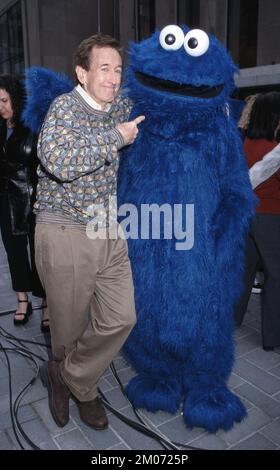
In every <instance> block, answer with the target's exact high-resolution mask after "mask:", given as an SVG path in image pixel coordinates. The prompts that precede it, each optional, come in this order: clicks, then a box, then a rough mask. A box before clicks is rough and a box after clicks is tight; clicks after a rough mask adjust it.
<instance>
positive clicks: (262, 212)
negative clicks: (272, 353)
mask: <svg viewBox="0 0 280 470" xmlns="http://www.w3.org/2000/svg"><path fill="white" fill-rule="evenodd" d="M279 127H280V93H279V92H270V93H264V94H260V95H258V96H257V98H256V100H255V102H254V104H253V107H252V111H251V115H250V120H249V126H248V128H247V131H246V138H245V141H244V151H245V154H246V157H247V162H248V166H249V168H250V167H252V166H253V165H254V164H256V163H257V162H259V161H260V160H261V159H262V158H263V157H264V155H266V154H268V153H269V152H270V151H271V150H272V149H273V148H275V147H276V146H277V144H278V142H279ZM255 194H256V195H257V196H258V198H259V204H258V206H257V214H256V217H255V219H254V221H253V223H252V227H251V231H250V234H249V237H248V244H247V264H246V271H245V277H244V292H243V295H242V296H241V299H240V302H239V305H238V306H237V309H236V315H235V319H236V323H237V325H241V324H242V321H243V318H244V315H245V313H246V310H247V305H248V301H249V297H250V293H251V289H252V286H253V283H254V279H255V275H256V270H257V267H258V266H259V265H261V266H262V267H263V273H264V287H263V294H262V298H261V312H262V341H263V349H264V350H267V351H269V350H273V349H274V347H277V346H280V315H279V305H280V243H279V240H280V170H279V169H278V170H277V171H276V172H275V173H274V174H273V175H272V176H271V177H270V178H268V179H266V180H265V181H263V182H262V183H261V184H260V185H258V186H257V187H256V189H255Z"/></svg>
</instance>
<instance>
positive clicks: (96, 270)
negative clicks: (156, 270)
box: [34, 35, 144, 430]
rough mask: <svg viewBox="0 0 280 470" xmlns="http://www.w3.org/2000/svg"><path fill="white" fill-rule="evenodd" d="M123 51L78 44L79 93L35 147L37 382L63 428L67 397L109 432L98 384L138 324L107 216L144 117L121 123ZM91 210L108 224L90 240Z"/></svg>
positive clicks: (119, 245)
mask: <svg viewBox="0 0 280 470" xmlns="http://www.w3.org/2000/svg"><path fill="white" fill-rule="evenodd" d="M120 52H121V49H120V45H119V43H118V41H117V40H116V39H114V38H112V37H111V36H107V35H94V36H91V37H90V38H88V39H85V40H84V41H82V43H81V44H80V45H79V47H78V49H77V51H76V53H75V57H74V62H75V71H76V76H77V80H78V85H77V86H76V87H75V88H74V90H73V91H71V92H70V93H65V94H63V95H61V96H59V97H58V98H56V99H55V100H54V101H53V103H52V104H51V106H50V108H49V111H48V114H47V116H46V118H45V121H44V124H43V126H42V129H41V132H40V135H39V140H38V157H39V159H40V162H41V166H40V171H39V173H38V176H39V179H38V189H37V201H36V203H35V206H34V207H35V211H36V214H37V215H36V233H35V246H36V264H37V267H38V272H39V275H40V278H41V280H42V283H43V285H44V286H45V289H46V293H47V298H48V306H49V312H50V328H51V339H52V353H53V360H51V361H48V363H47V364H45V366H44V367H42V368H41V378H42V381H43V383H44V384H45V385H46V386H47V387H48V393H49V404H50V411H51V413H52V416H53V418H54V420H55V422H56V423H57V425H58V426H61V427H63V426H65V425H66V424H67V423H68V421H69V399H70V395H71V394H72V395H73V396H74V398H75V399H76V401H77V405H78V409H79V413H80V417H81V419H82V420H83V421H84V422H85V423H86V424H87V425H89V426H91V427H93V428H94V429H98V430H101V429H105V428H106V427H107V426H108V419H107V416H106V412H105V409H104V407H103V404H102V402H101V399H100V397H99V396H98V392H97V382H98V379H99V377H100V376H101V375H102V374H103V372H104V371H105V369H106V368H107V367H108V366H109V364H110V363H111V361H112V360H113V358H114V357H115V355H116V354H117V353H118V352H119V350H120V349H121V347H122V345H123V343H124V341H125V340H126V338H127V337H128V335H129V333H130V331H131V329H132V327H133V326H134V324H135V322H136V315H135V305H134V289H133V281H132V274H131V267H130V261H129V258H128V252H127V242H126V240H125V239H124V238H123V237H120V236H119V235H118V234H116V236H115V237H114V236H113V237H110V224H109V223H108V217H107V216H108V212H109V207H110V198H111V197H116V184H117V170H118V163H119V152H118V150H119V149H121V148H122V147H124V146H126V145H128V144H131V143H133V142H134V140H135V139H136V136H137V133H138V128H137V125H138V124H139V123H140V122H141V121H142V120H143V119H144V116H139V117H137V118H136V119H134V120H133V121H128V119H129V115H130V111H131V103H130V101H129V100H128V99H126V98H122V96H121V95H120V94H119V89H120V84H121V77H122V58H121V53H120ZM98 208H103V211H104V213H105V214H106V217H104V218H103V224H102V223H101V226H98V232H99V233H98V236H97V237H95V236H94V233H95V232H94V228H93V231H92V233H91V230H88V228H90V227H91V224H92V223H93V227H94V220H95V219H94V216H95V214H96V212H97V213H98ZM95 209H96V212H95ZM96 215H97V214H96Z"/></svg>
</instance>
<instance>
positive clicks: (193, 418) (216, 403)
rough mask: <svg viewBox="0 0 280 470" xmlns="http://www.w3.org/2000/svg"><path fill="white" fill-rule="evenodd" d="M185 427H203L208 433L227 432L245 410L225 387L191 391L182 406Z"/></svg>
mask: <svg viewBox="0 0 280 470" xmlns="http://www.w3.org/2000/svg"><path fill="white" fill-rule="evenodd" d="M183 414H184V420H185V422H186V424H187V426H190V427H193V426H198V427H203V428H205V429H206V430H207V431H209V432H216V431H217V430H218V429H224V430H226V431H228V430H229V429H231V428H232V426H233V424H234V422H235V421H236V422H240V421H241V420H242V419H243V418H244V417H245V416H246V415H247V412H246V409H245V407H244V405H243V403H242V402H241V401H240V399H239V398H238V397H237V396H236V395H234V394H233V393H231V392H230V390H229V389H228V388H227V387H226V386H225V385H221V386H219V387H217V388H214V389H213V388H211V389H210V388H209V389H208V390H207V389H205V388H204V389H203V388H202V389H196V390H191V391H190V392H189V394H188V396H187V398H186V401H185V404H184V413H183Z"/></svg>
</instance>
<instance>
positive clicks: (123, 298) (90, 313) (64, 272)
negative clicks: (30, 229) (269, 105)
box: [35, 224, 136, 401]
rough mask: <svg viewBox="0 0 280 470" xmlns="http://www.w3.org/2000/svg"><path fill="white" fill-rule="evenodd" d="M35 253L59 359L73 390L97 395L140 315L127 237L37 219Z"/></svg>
mask: <svg viewBox="0 0 280 470" xmlns="http://www.w3.org/2000/svg"><path fill="white" fill-rule="evenodd" d="M35 257H36V265H37V269H38V273H39V276H40V279H41V281H42V284H43V286H44V288H45V290H46V295H47V303H48V307H49V313H50V329H51V340H52V352H53V356H54V359H56V360H59V361H62V362H61V373H62V377H63V379H64V380H65V382H66V383H67V385H68V386H69V388H70V390H71V391H72V393H73V394H74V395H75V396H76V397H77V398H78V399H79V400H81V401H90V400H93V399H94V398H95V397H96V396H97V381H98V379H99V378H100V376H101V375H102V374H103V372H104V371H105V369H106V368H107V367H108V365H109V364H110V363H111V361H112V359H113V358H114V357H115V355H116V354H117V353H118V352H119V350H120V349H121V347H122V345H123V343H124V342H125V340H126V338H127V337H128V335H129V333H130V331H131V329H132V328H133V326H134V325H135V321H136V316H135V306H134V293H133V281H132V276H131V268H130V262H129V258H128V253H127V243H126V240H123V239H122V238H117V239H116V240H110V239H104V240H102V239H96V240H93V239H90V238H88V237H87V235H86V232H85V231H84V230H82V229H79V228H69V227H67V226H64V225H59V224H37V225H36V231H35Z"/></svg>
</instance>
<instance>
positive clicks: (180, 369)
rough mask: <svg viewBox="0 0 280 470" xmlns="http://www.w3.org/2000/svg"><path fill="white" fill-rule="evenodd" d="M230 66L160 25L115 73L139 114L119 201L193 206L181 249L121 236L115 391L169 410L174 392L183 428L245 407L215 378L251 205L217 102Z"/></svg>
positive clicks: (233, 138) (221, 377)
mask: <svg viewBox="0 0 280 470" xmlns="http://www.w3.org/2000/svg"><path fill="white" fill-rule="evenodd" d="M168 28H169V29H168ZM170 28H171V29H170ZM179 30H180V31H181V32H180V31H179ZM205 41H206V43H205ZM207 41H208V42H209V44H208V47H207ZM173 46H174V47H173ZM205 48H206V50H205ZM236 70H237V69H236V67H235V66H234V64H233V63H232V61H231V59H230V57H229V55H228V54H227V52H226V50H225V49H224V47H223V46H222V45H221V44H220V43H219V42H218V41H217V39H216V38H215V37H212V36H211V37H208V36H207V35H206V33H204V32H202V31H201V30H193V31H189V29H188V28H187V27H184V28H183V31H182V30H181V29H180V28H179V27H176V26H175V27H174V26H169V27H166V28H164V30H163V31H162V32H161V33H159V32H156V33H155V34H154V35H153V36H152V37H150V38H149V39H146V40H143V41H142V42H140V43H138V44H132V45H131V49H130V54H129V65H128V70H127V74H126V80H125V86H126V89H127V90H128V94H129V96H130V97H131V99H132V101H133V104H134V108H133V115H132V116H131V118H134V117H136V116H138V115H145V116H146V119H145V121H144V122H143V123H141V124H140V126H139V128H140V132H139V135H138V137H137V139H136V141H135V143H134V144H133V145H132V146H130V147H127V149H126V150H125V151H124V152H123V156H122V157H121V165H120V171H119V194H118V202H119V205H121V204H124V203H131V204H134V205H135V206H136V207H137V208H138V210H139V213H140V206H141V204H149V205H151V204H158V205H159V206H161V205H162V204H166V203H169V204H171V205H172V206H173V205H174V204H183V205H186V204H193V205H194V244H193V247H192V248H191V249H185V250H178V249H177V250H176V248H175V243H176V240H175V239H174V238H172V239H169V240H164V239H163V238H161V239H160V240H152V239H142V240H141V239H129V240H128V244H129V256H130V259H131V263H132V270H133V278H134V285H135V300H136V309H137V317H138V323H137V325H136V327H135V329H134V330H133V332H132V333H131V335H130V337H129V339H128V341H127V343H126V345H125V354H126V357H127V358H128V359H129V361H130V363H131V364H132V365H133V366H134V368H135V369H136V371H137V375H136V376H135V377H134V378H133V379H132V380H131V381H130V383H129V384H128V386H127V394H128V397H129V399H130V400H131V401H132V402H133V404H134V405H135V406H136V407H138V408H146V409H148V410H150V411H157V410H166V411H168V412H171V413H173V412H175V411H176V410H177V408H178V407H179V405H180V403H181V400H182V399H183V400H184V408H183V415H184V420H185V423H186V425H187V426H201V427H204V428H206V429H207V430H208V431H210V432H215V431H216V430H218V429H219V428H223V429H230V428H231V427H232V425H233V423H234V421H237V422H239V421H240V420H241V419H242V418H243V417H244V416H245V414H246V411H245V408H244V406H243V404H242V403H241V402H240V400H239V398H238V397H236V396H235V395H233V394H232V393H231V391H230V390H229V389H228V387H227V385H226V381H227V379H228V377H229V375H230V373H231V370H232V367H233V362H234V344H233V326H234V325H233V310H234V306H235V304H236V302H237V300H238V296H239V294H240V291H241V288H242V273H243V251H244V244H245V235H246V232H247V229H248V226H249V223H250V220H251V218H252V216H253V214H254V209H255V198H254V196H253V193H252V190H251V186H250V183H249V179H248V170H247V167H246V163H245V160H244V156H243V152H242V145H241V142H240V139H239V135H238V131H237V127H236V124H235V123H234V122H233V120H232V119H231V118H230V117H229V116H228V113H227V110H226V108H227V106H226V103H227V100H228V97H229V95H230V93H231V92H232V90H233V88H234V82H233V74H234V72H236ZM185 223H186V225H187V224H188V220H186V221H185ZM140 231H141V222H140V221H139V230H138V234H140ZM161 233H162V232H161ZM177 241H178V240H177Z"/></svg>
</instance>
